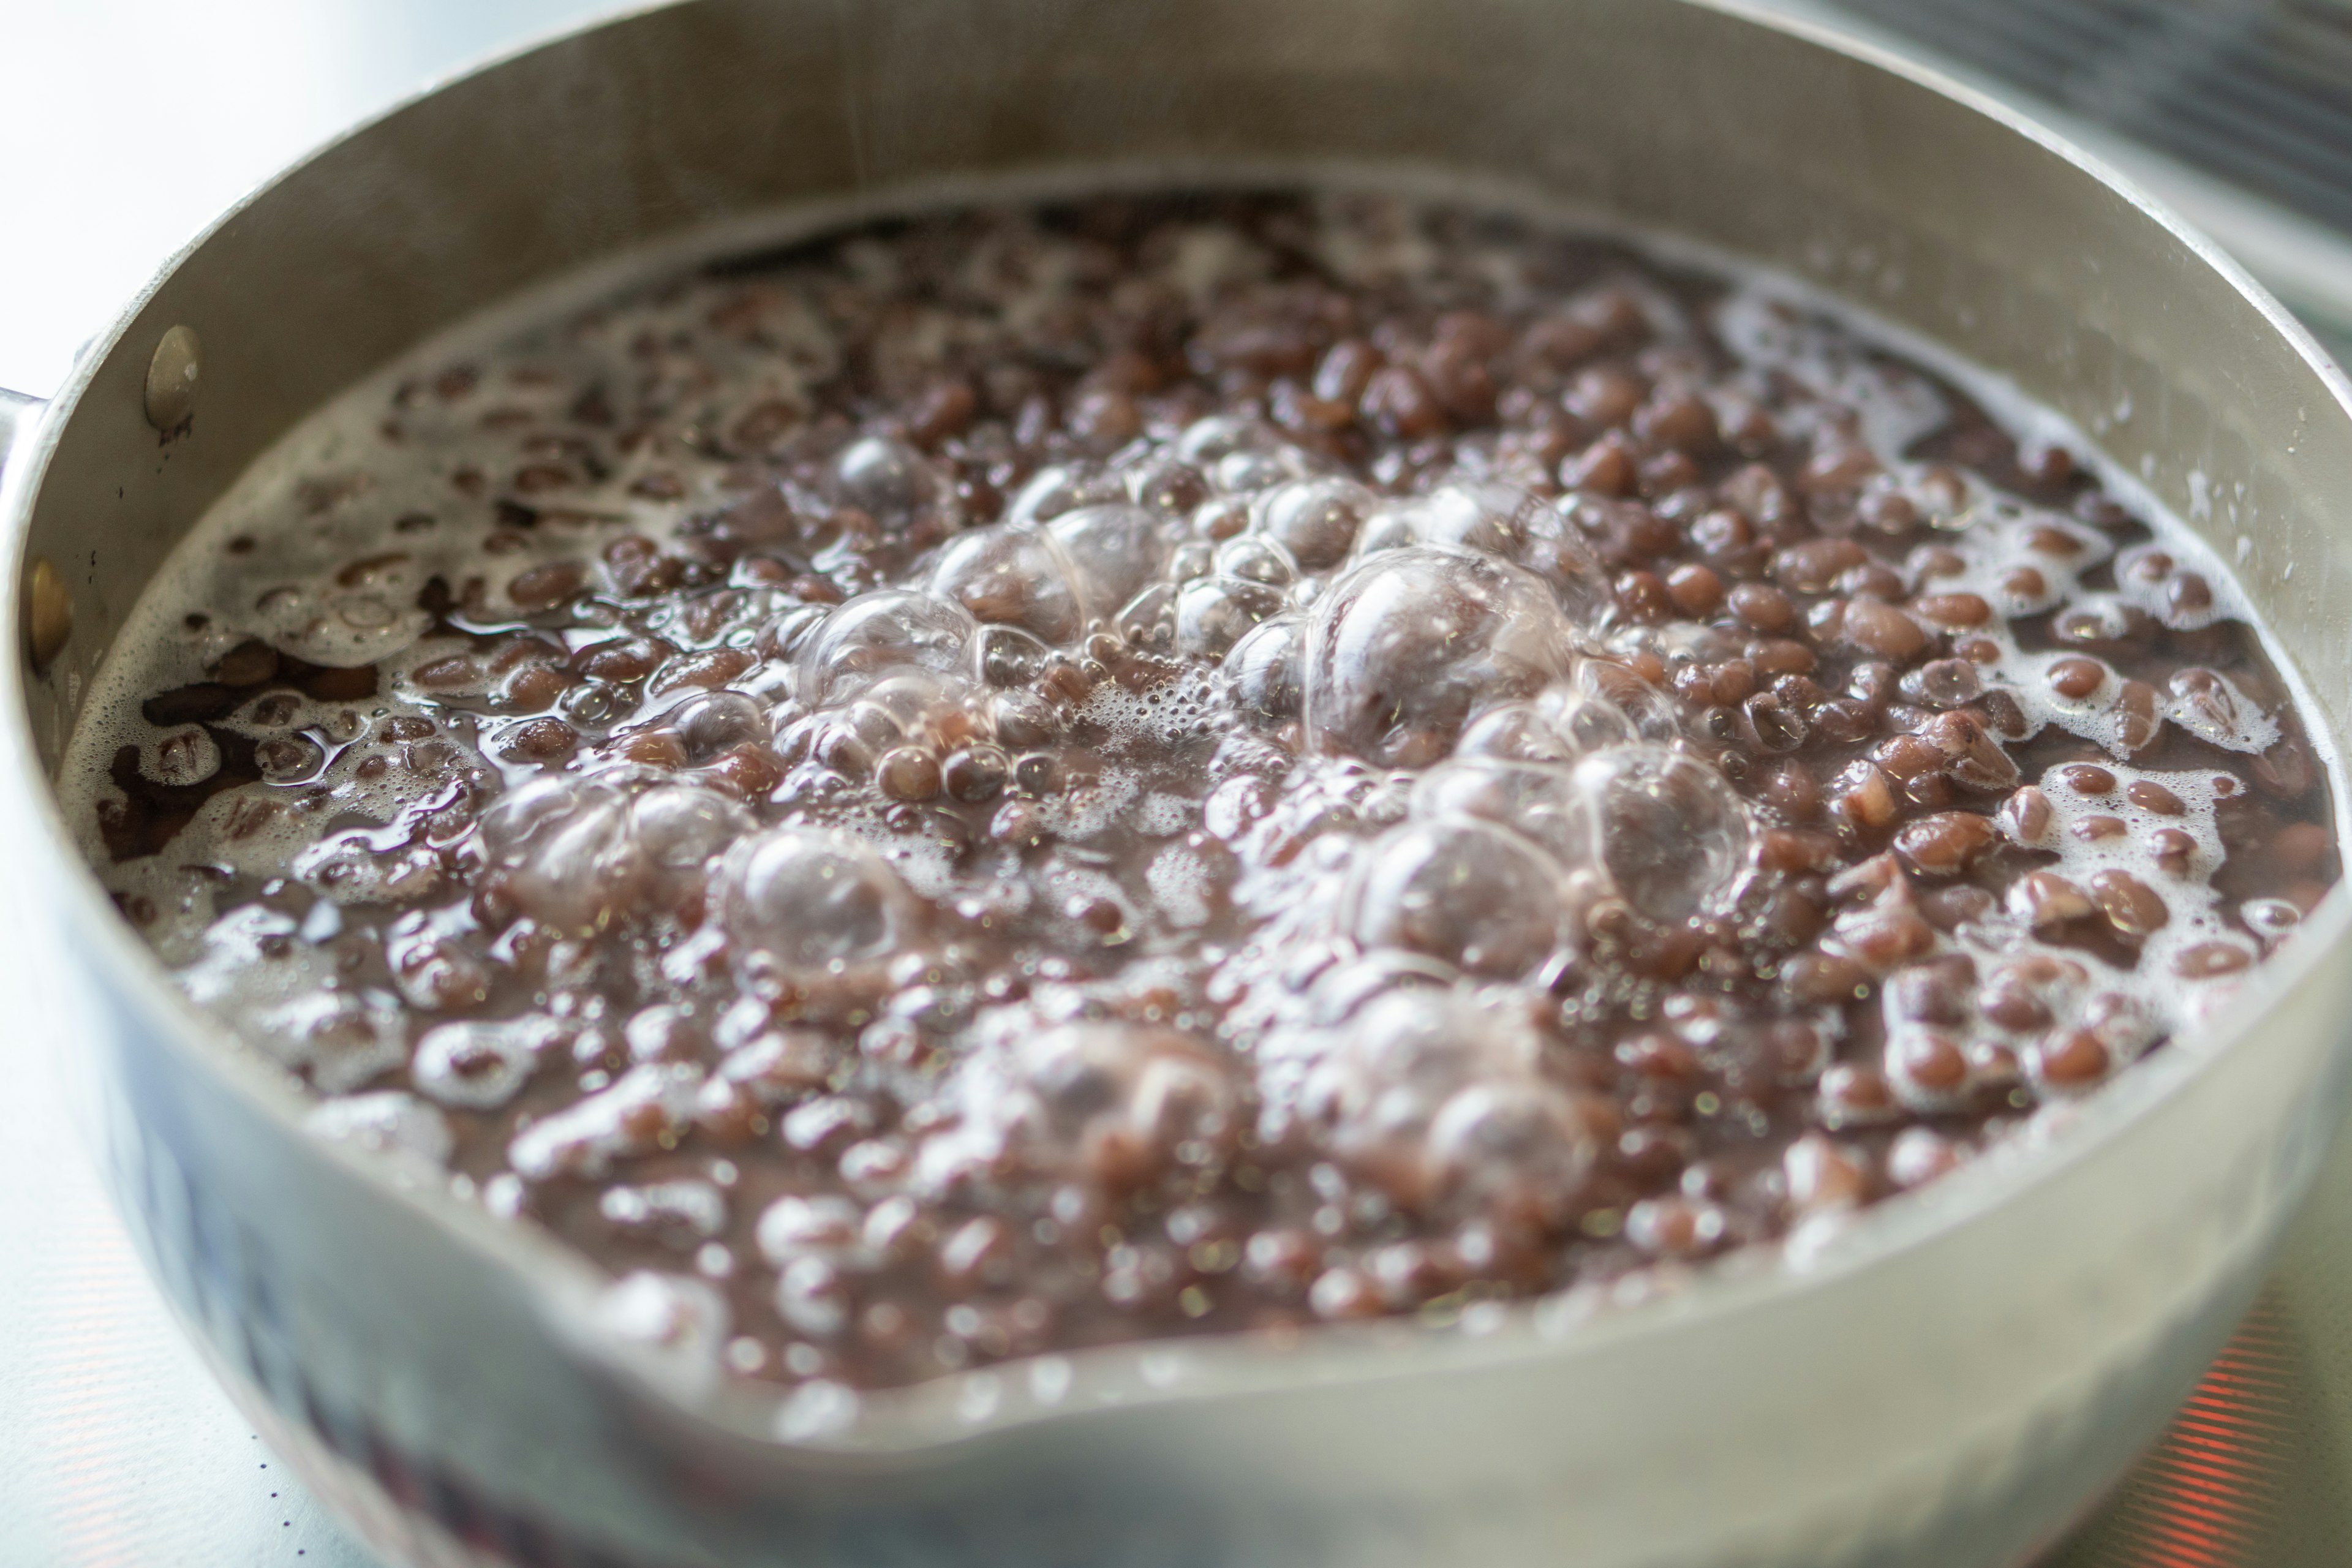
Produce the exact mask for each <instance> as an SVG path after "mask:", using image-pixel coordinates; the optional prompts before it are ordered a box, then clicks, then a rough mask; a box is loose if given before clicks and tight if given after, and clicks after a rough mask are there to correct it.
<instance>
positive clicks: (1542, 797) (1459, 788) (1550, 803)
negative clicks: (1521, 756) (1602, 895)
mask: <svg viewBox="0 0 2352 1568" xmlns="http://www.w3.org/2000/svg"><path fill="white" fill-rule="evenodd" d="M1481 722H1482V724H1483V723H1484V721H1481ZM1412 809H1413V812H1414V814H1415V815H1416V816H1422V817H1425V818H1432V819H1442V818H1444V817H1450V816H1451V817H1475V818H1477V819H1478V820H1480V821H1482V822H1493V823H1499V824H1500V825H1502V826H1505V827H1507V828H1509V829H1510V830H1511V831H1512V832H1514V833H1517V834H1518V835H1519V836H1520V837H1524V838H1528V839H1530V840H1532V841H1533V842H1535V843H1537V844H1539V845H1541V846H1542V847H1544V849H1545V850H1546V851H1547V852H1548V853H1549V855H1550V856H1551V857H1552V858H1553V859H1555V860H1557V861H1559V864H1560V865H1561V867H1563V868H1574V867H1578V866H1581V865H1583V864H1585V863H1586V862H1587V861H1588V860H1590V859H1591V854H1592V823H1591V812H1590V811H1588V810H1587V809H1586V805H1585V798H1584V795H1583V794H1582V792H1581V791H1580V790H1579V788H1578V786H1577V782H1576V775H1575V773H1573V772H1572V771H1571V770H1570V769H1569V768H1568V767H1566V766H1563V765H1561V764H1560V763H1554V762H1523V761H1519V760H1517V759H1516V758H1511V757H1498V756H1469V757H1455V758H1454V759H1452V760H1451V761H1449V762H1445V763H1440V764H1439V765H1438V766H1436V767H1433V768H1432V769H1430V770H1429V772H1427V773H1423V775H1422V776H1421V777H1420V778H1419V779H1418V780H1417V781H1415V783H1414V784H1413V790H1412Z"/></svg>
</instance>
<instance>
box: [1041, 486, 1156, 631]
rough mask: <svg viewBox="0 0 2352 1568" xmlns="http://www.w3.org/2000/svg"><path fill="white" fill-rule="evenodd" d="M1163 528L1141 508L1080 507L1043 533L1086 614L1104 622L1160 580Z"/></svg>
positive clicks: (1123, 506)
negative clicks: (1056, 548)
mask: <svg viewBox="0 0 2352 1568" xmlns="http://www.w3.org/2000/svg"><path fill="white" fill-rule="evenodd" d="M1166 526H1167V525H1166V523H1165V522H1164V521H1162V520H1161V519H1160V517H1158V516H1157V515H1155V514H1154V513H1153V512H1151V511H1150V510H1147V509H1145V508H1143V507H1139V506H1125V505H1121V506H1083V507H1079V508H1077V509H1076V510H1073V511H1066V512H1064V513H1063V514H1062V515H1061V516H1059V517H1057V518H1055V520H1054V521H1052V522H1051V523H1049V524H1047V525H1046V529H1045V531H1046V533H1048V534H1049V535H1051V536H1052V538H1053V541H1054V542H1055V544H1057V545H1059V546H1060V547H1061V552H1062V559H1063V560H1064V561H1065V562H1066V563H1067V564H1068V566H1069V568H1070V573H1071V576H1072V580H1073V584H1074V585H1075V586H1076V589H1077V592H1078V597H1079V601H1080V603H1081V604H1082V605H1084V606H1085V608H1086V612H1087V614H1088V615H1093V616H1104V615H1108V614H1109V613H1110V612H1111V611H1113V610H1115V609H1117V608H1118V607H1119V606H1120V605H1124V604H1126V603H1127V602H1128V601H1129V600H1130V599H1132V598H1134V597H1135V596H1136V595H1138V594H1139V593H1141V592H1143V590H1144V589H1145V588H1146V587H1148V586H1150V584H1152V583H1154V582H1156V581H1157V580H1158V579H1159V576H1160V568H1161V567H1163V566H1165V565H1166V564H1167V562H1168V538H1167V534H1166V532H1165V529H1166Z"/></svg>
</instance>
